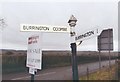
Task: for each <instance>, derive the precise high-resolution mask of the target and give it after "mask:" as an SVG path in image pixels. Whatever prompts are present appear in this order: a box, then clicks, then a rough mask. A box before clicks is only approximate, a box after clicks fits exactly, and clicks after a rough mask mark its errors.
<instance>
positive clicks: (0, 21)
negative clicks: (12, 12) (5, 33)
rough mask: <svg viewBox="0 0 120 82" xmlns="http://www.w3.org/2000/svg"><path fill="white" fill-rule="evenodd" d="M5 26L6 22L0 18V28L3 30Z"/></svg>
mask: <svg viewBox="0 0 120 82" xmlns="http://www.w3.org/2000/svg"><path fill="white" fill-rule="evenodd" d="M6 26H7V24H6V23H5V19H4V18H0V29H1V30H3V29H4V28H5V27H6Z"/></svg>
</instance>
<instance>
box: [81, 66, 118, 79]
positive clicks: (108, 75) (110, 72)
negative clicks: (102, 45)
mask: <svg viewBox="0 0 120 82" xmlns="http://www.w3.org/2000/svg"><path fill="white" fill-rule="evenodd" d="M115 72H116V66H115V65H113V66H112V67H111V68H110V69H109V68H106V67H104V68H102V69H101V70H98V71H96V72H94V73H90V74H89V75H87V76H83V77H81V78H80V80H114V79H115Z"/></svg>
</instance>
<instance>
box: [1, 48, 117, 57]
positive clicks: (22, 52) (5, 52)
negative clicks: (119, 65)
mask: <svg viewBox="0 0 120 82" xmlns="http://www.w3.org/2000/svg"><path fill="white" fill-rule="evenodd" d="M0 51H2V53H1V54H0V55H27V50H12V49H11V50H10V49H9V50H7V49H1V50H0ZM42 54H43V55H52V56H53V55H71V51H43V53H42ZM98 54H99V53H98V51H77V55H78V56H84V55H85V56H96V55H98ZM101 55H102V56H108V55H109V54H108V52H101ZM110 55H111V56H117V55H118V53H117V52H111V53H110Z"/></svg>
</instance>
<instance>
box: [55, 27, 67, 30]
mask: <svg viewBox="0 0 120 82" xmlns="http://www.w3.org/2000/svg"><path fill="white" fill-rule="evenodd" d="M53 31H67V28H60V27H53Z"/></svg>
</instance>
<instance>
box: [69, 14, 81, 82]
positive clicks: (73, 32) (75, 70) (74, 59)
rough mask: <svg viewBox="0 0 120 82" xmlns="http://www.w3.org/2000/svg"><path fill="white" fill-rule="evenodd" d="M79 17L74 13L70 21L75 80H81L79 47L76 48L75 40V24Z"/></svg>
mask: <svg viewBox="0 0 120 82" xmlns="http://www.w3.org/2000/svg"><path fill="white" fill-rule="evenodd" d="M76 22H77V19H76V18H75V17H74V16H73V15H72V16H71V17H70V19H69V21H68V23H69V25H70V29H71V30H70V34H71V44H70V45H71V51H72V58H71V59H72V74H73V80H77V81H78V80H79V77H78V65H77V56H76V52H77V48H76V42H75V30H74V29H75V25H76Z"/></svg>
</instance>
